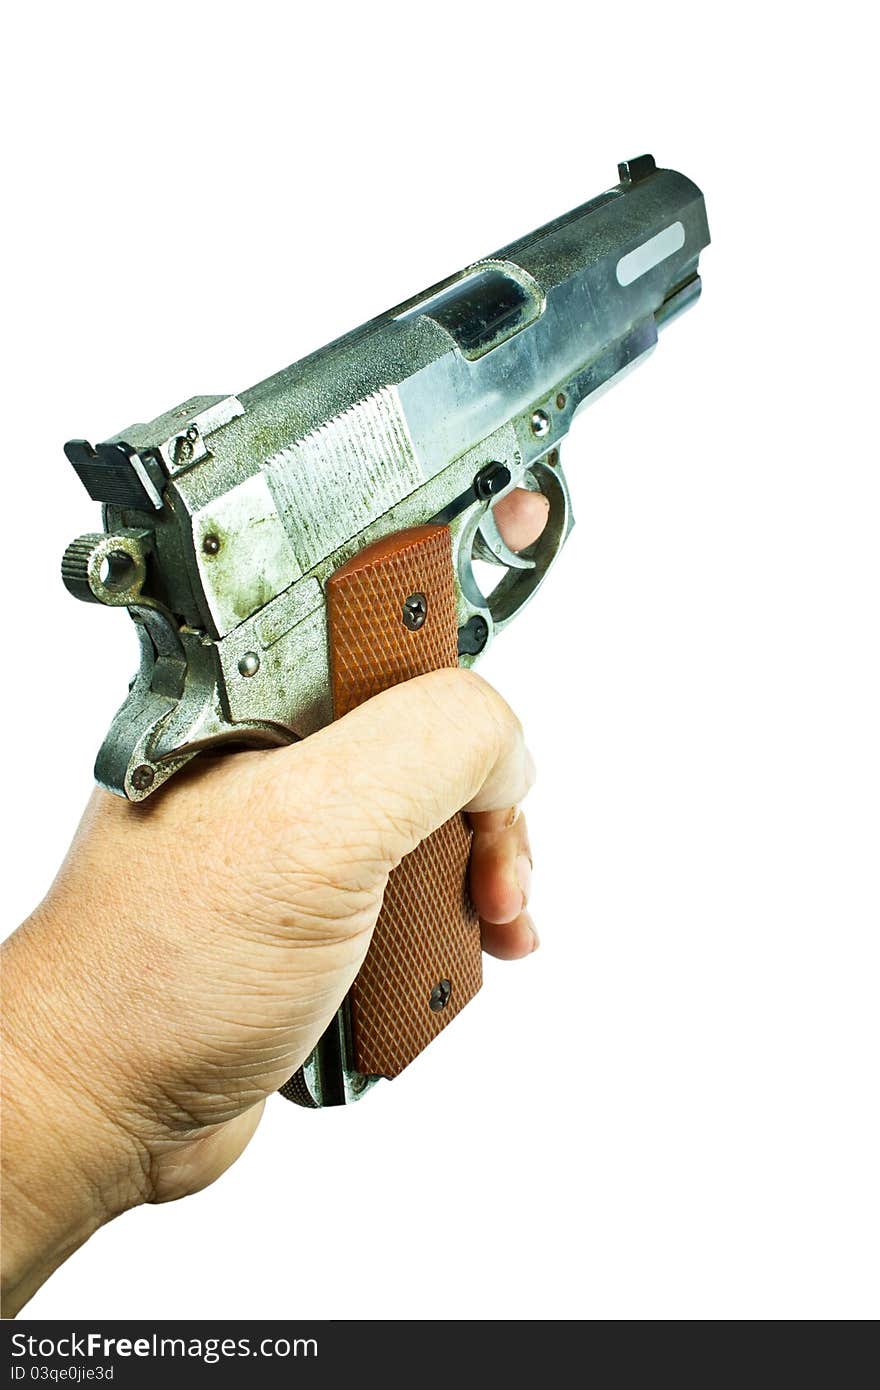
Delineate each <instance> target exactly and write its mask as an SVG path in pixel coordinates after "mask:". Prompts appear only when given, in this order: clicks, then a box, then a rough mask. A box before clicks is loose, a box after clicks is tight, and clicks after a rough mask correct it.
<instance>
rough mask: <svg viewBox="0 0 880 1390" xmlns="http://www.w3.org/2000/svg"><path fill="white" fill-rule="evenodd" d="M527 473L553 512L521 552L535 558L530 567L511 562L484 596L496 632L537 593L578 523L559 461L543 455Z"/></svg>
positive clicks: (531, 560)
mask: <svg viewBox="0 0 880 1390" xmlns="http://www.w3.org/2000/svg"><path fill="white" fill-rule="evenodd" d="M557 458H558V455H557ZM527 476H528V477H529V482H527V483H526V486H529V483H531V489H530V490H535V491H538V492H541V493H543V495H544V496H545V497H546V498H547V501H548V502H549V503H550V512H549V515H548V517H547V524H546V526H545V527H544V531H543V532H542V534H541V536H540V537H539V539H538V540H537V541H536V542H535V543H534V545H532V546H530V547H529V553H528V555H527V556H525V557H524V556H517V559H519V560H520V561H521V560H522V559H523V558H526V559H528V560H529V561H530V562H531V563H530V565H529V567H528V568H525V567H523V566H522V565H521V564H520V565H516V566H514V565H510V566H509V567H508V569H507V573H506V574H505V575H504V576H503V578H502V579H501V581H500V583H499V584H497V585H496V587H495V588H494V589H493V590H492V592H491V594H489V595H488V596H487V597H485V598H484V603H485V605H486V607H487V609H488V610H489V613H490V615H491V617H492V624H493V628H494V630H495V632H496V633H497V632H500V631H501V630H502V628H504V627H506V626H507V624H508V623H509V622H511V621H512V620H513V619H514V618H515V617H516V615H517V614H518V613H519V612H520V610H521V609H522V608H524V607H525V605H526V604H527V603H528V602H529V600H530V599H531V598H532V597H533V595H534V594H535V593H537V591H538V589H539V588H540V586H541V583H542V582H543V580H544V577H545V575H546V574H547V572H548V571H549V569H550V567H551V566H552V564H553V561H554V560H555V559H556V556H557V555H558V554H559V552H560V550H561V549H562V547H563V545H564V544H565V541H566V540H567V538H568V534H569V532H570V531H571V528H572V526H573V525H574V518H573V516H572V513H571V499H570V497H569V493H568V486H567V484H566V481H565V475H564V473H563V471H562V468H561V467H560V466H559V464H558V463H556V464H550V463H549V462H547V459H546V458H540V459H538V460H537V462H535V463H533V464H532V465H531V466H530V469H529V470H528V475H527ZM532 480H534V481H533V482H532ZM523 481H524V482H525V479H524V480H523Z"/></svg>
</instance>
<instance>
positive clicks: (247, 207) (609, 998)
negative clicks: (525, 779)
mask: <svg viewBox="0 0 880 1390" xmlns="http://www.w3.org/2000/svg"><path fill="white" fill-rule="evenodd" d="M861 9H862V7H861V6H855V5H846V4H838V5H837V6H835V7H833V8H832V9H831V10H828V9H827V8H826V7H824V6H823V7H819V6H810V5H802V6H797V7H795V6H783V5H777V6H774V5H771V4H764V5H749V4H744V5H739V6H737V7H735V10H733V11H730V12H728V11H727V10H725V9H723V8H718V7H715V8H713V7H711V6H706V5H687V4H674V3H673V4H668V5H629V6H626V7H619V6H615V7H610V12H609V9H608V8H606V7H604V6H603V7H591V6H584V5H571V4H555V5H552V6H551V5H547V6H544V7H537V8H536V7H535V6H532V5H529V6H526V5H521V4H515V3H507V4H504V5H501V4H482V5H481V4H479V3H472V4H468V5H457V4H452V3H446V4H443V5H440V4H436V5H432V4H425V5H412V4H407V5H388V4H385V5H382V4H371V5H359V6H350V7H347V6H343V5H330V4H325V5H323V6H320V7H314V8H311V7H308V8H307V7H305V6H302V5H293V4H289V5H285V4H266V3H260V2H259V0H252V2H251V3H250V4H248V5H246V6H241V5H228V4H222V3H215V4H211V5H187V4H182V3H177V4H173V5H167V4H162V3H152V4H150V5H148V6H146V5H138V6H122V5H118V4H113V5H100V4H96V3H84V4H77V5H64V6H62V5H56V6H52V5H33V6H29V7H18V8H17V9H16V11H15V13H14V14H13V15H12V16H11V18H10V17H8V18H7V22H6V30H7V36H8V37H7V43H6V53H5V57H4V59H3V64H4V69H5V72H4V76H3V83H2V86H3V89H4V90H3V101H4V105H5V107H6V111H5V115H4V118H3V119H4V128H5V133H6V139H7V150H8V152H7V154H6V156H5V157H4V162H5V182H6V192H7V195H8V202H7V210H6V213H5V218H4V222H3V235H4V237H5V240H6V248H5V251H4V253H3V256H4V268H5V271H6V278H7V282H8V283H7V287H6V289H5V292H4V311H3V317H4V320H5V324H4V327H5V330H6V332H5V337H6V344H5V346H6V349H7V350H8V352H9V361H8V362H7V365H6V367H5V370H4V383H5V386H6V392H5V406H4V411H3V429H4V436H5V438H4V466H3V494H4V496H3V501H4V508H3V510H4V526H3V547H4V552H5V553H4V568H5V576H4V596H5V604H4V610H5V616H4V674H3V680H2V693H3V700H4V707H5V711H6V713H5V717H4V721H3V732H4V738H3V743H4V785H5V789H6V797H5V801H4V811H3V814H4V816H5V817H6V818H7V820H8V824H7V828H6V831H5V834H4V840H5V843H6V848H7V850H8V851H10V853H11V863H10V865H9V868H8V870H7V872H6V875H5V878H4V897H5V901H6V906H7V909H8V910H9V913H10V924H9V925H10V927H11V926H12V925H14V924H15V922H16V921H17V920H18V919H19V918H20V916H21V915H23V914H25V913H26V912H27V911H28V910H29V909H30V908H31V907H32V906H33V905H34V903H35V902H36V901H37V900H38V898H39V897H40V896H41V895H42V893H43V892H44V891H45V888H46V886H47V885H48V883H49V881H50V878H51V875H52V873H53V872H54V870H55V867H56V866H57V864H58V862H59V860H60V857H61V855H62V854H63V851H64V849H65V846H66V844H67V841H68V839H69V836H70V834H71V832H72V830H73V828H74V825H75V823H76V819H77V816H78V813H79V810H80V808H81V806H82V804H83V802H84V799H85V797H86V795H87V791H88V787H89V783H90V774H91V764H92V759H93V757H94V753H95V751H96V748H97V746H98V744H99V742H100V740H101V737H102V735H103V733H104V731H105V728H106V725H107V723H108V721H109V718H110V716H111V714H112V712H113V710H114V709H115V707H116V705H117V704H118V702H119V700H120V699H121V697H122V695H123V693H124V690H125V685H126V681H127V678H128V676H129V675H130V674H131V670H132V668H133V665H134V663H135V652H136V644H135V638H134V633H133V632H132V631H131V628H130V625H129V624H128V622H127V621H126V619H125V618H124V617H123V615H121V614H120V615H115V614H113V613H111V612H108V611H106V610H101V609H99V608H97V607H93V608H90V607H89V606H87V605H84V604H78V603H76V602H75V601H74V600H73V599H71V598H70V597H69V596H68V595H67V594H66V592H65V591H64V589H63V588H62V586H61V582H60V578H59V574H58V564H59V559H60V555H61V552H62V550H63V548H64V546H65V544H66V543H67V541H68V540H69V539H71V538H72V536H74V535H75V534H77V533H79V532H81V531H86V530H90V529H93V528H94V526H95V523H96V521H97V508H96V507H95V506H94V505H93V504H92V503H90V502H89V500H88V498H87V496H86V494H85V492H84V491H83V489H82V488H81V486H80V484H79V482H78V481H77V479H76V477H75V476H74V473H73V471H72V469H71V468H70V467H69V465H68V464H67V463H66V461H65V460H64V458H63V456H62V453H61V444H62V442H63V441H64V440H65V439H67V438H68V437H70V436H71V435H86V436H88V437H90V438H92V439H94V438H103V437H106V435H108V434H110V433H113V432H114V431H116V430H117V429H120V428H122V427H123V426H124V425H126V424H127V423H129V422H131V421H133V420H142V419H149V418H151V417H152V416H154V415H156V414H158V413H159V412H160V411H162V410H164V409H166V408H168V407H170V406H171V405H173V404H175V403H176V402H177V401H179V400H182V399H184V398H185V397H187V396H189V395H191V394H195V393H198V392H209V393H210V392H226V391H236V390H238V389H241V388H244V387H246V386H249V385H251V384H252V383H253V382H255V381H257V380H259V379H261V378H262V377H264V376H267V375H268V374H269V373H271V372H272V371H274V370H276V369H277V368H279V367H281V366H283V365H285V364H286V363H287V362H289V361H292V360H293V359H295V358H297V357H299V356H302V355H303V354H305V353H306V352H308V351H310V350H312V349H313V348H315V347H316V346H318V345H319V344H320V343H321V342H325V341H328V340H329V339H331V338H333V337H335V336H336V335H337V334H339V333H342V332H344V331H345V330H347V329H348V328H351V327H353V326H355V325H356V324H357V323H359V322H361V321H363V320H364V319H366V318H368V317H370V316H372V315H373V314H375V313H377V312H379V311H380V310H381V309H383V308H385V307H386V306H388V305H389V304H392V303H396V302H398V301H399V300H401V299H403V298H404V297H405V296H407V295H409V294H412V293H415V292H416V291H418V290H420V289H421V288H423V287H424V286H426V285H428V284H431V283H433V282H434V281H436V280H438V279H439V278H441V277H442V276H444V275H446V274H448V273H450V272H451V271H454V270H456V269H458V268H459V267H460V266H461V265H463V264H465V263H466V262H468V261H470V260H473V259H475V258H477V257H478V256H481V255H485V254H487V253H488V252H490V251H491V250H493V249H494V248H495V247H496V246H499V245H502V244H504V243H505V242H507V241H509V240H511V239H512V238H514V237H516V236H519V235H520V234H522V233H523V232H525V231H527V230H529V229H530V228H531V227H533V226H536V225H538V224H539V223H541V222H543V221H545V220H547V219H548V218H550V217H552V216H555V215H556V214H558V213H560V212H562V211H565V210H567V209H568V208H570V207H572V206H574V205H575V204H577V203H579V202H582V201H583V200H584V199H586V198H588V197H590V196H592V195H594V194H596V193H598V192H600V191H601V190H602V189H603V188H605V187H607V186H608V185H609V184H611V183H613V182H614V181H615V179H616V173H615V166H616V162H617V160H618V159H623V158H625V157H629V156H632V155H635V154H638V153H640V152H642V151H643V150H646V149H649V150H651V151H652V152H653V153H654V154H655V156H656V157H657V159H658V162H660V163H662V164H667V165H671V166H672V167H674V168H679V169H681V170H682V171H683V172H684V173H686V174H688V175H690V176H691V177H693V178H694V179H695V180H696V181H697V182H698V183H699V184H700V185H701V187H702V188H703V190H704V192H705V195H706V201H707V206H708V211H709V221H710V226H711V229H712V233H713V238H714V240H713V245H712V246H711V247H710V249H709V250H708V251H707V252H706V253H705V255H704V258H703V265H702V269H703V276H704V293H703V298H702V300H701V301H700V303H699V304H698V305H697V307H696V308H695V309H694V310H693V311H692V312H691V313H689V314H688V315H686V316H685V317H684V318H683V319H681V320H679V321H677V322H676V323H675V324H673V325H672V326H671V328H670V329H669V331H668V332H667V333H666V334H664V336H663V339H662V341H661V343H660V346H659V348H658V350H657V351H656V353H655V354H654V355H653V357H651V359H650V360H649V361H648V363H647V364H646V365H645V366H643V367H641V368H640V369H639V370H638V371H637V372H636V373H634V374H633V375H631V376H630V377H629V378H628V379H627V380H626V381H625V382H623V383H621V385H620V387H619V389H617V390H615V391H613V392H611V393H609V394H607V395H606V396H605V397H604V398H603V399H602V400H601V401H599V402H598V403H596V404H595V406H594V407H592V408H591V409H588V410H587V411H585V412H584V414H583V415H582V417H580V418H579V420H578V422H577V426H576V428H575V429H574V431H573V433H572V437H571V439H570V441H569V443H568V445H567V447H566V449H565V451H564V458H565V462H566V467H567V472H568V476H569V479H570V483H571V487H572V492H573V496H574V503H575V510H576V515H577V518H578V525H577V527H576V528H575V531H574V534H573V537H572V539H571V542H570V544H569V546H568V548H567V550H566V552H565V554H564V556H563V558H562V559H561V560H560V562H559V565H558V570H557V572H556V573H555V574H554V576H552V577H551V579H550V580H549V581H548V583H547V585H546V588H545V590H544V591H543V593H542V595H541V597H540V598H539V600H538V601H536V603H535V604H534V605H533V607H532V608H531V609H530V610H529V611H528V612H527V613H526V615H525V616H524V617H523V618H522V620H521V621H520V622H519V623H518V625H517V626H516V627H515V628H514V629H513V630H512V631H511V632H509V633H508V634H506V635H505V636H504V637H503V638H502V639H501V640H500V641H499V643H498V644H497V646H496V648H495V649H494V650H493V651H492V653H491V654H490V656H489V657H488V659H487V660H486V662H485V663H484V666H483V670H484V672H485V674H487V675H488V676H489V677H490V678H491V679H492V680H493V681H494V682H495V683H496V684H497V685H498V686H499V687H500V688H501V689H502V690H503V691H504V693H505V694H506V695H507V696H508V698H509V699H510V700H511V702H512V703H513V704H514V705H515V707H516V708H517V710H518V712H519V713H520V715H521V717H522V719H523V722H524V723H525V725H526V728H527V734H528V737H529V740H530V743H531V746H532V749H533V751H534V753H535V755H536V758H537V761H538V765H539V780H538V783H537V786H536V788H535V790H534V792H533V793H532V796H531V798H530V803H529V815H530V820H531V825H532V831H533V841H534V849H535V854H536V881H535V892H534V899H533V902H534V912H535V916H536V918H537V921H538V925H539V928H540V929H541V932H542V935H543V947H542V950H541V951H540V952H539V953H538V955H537V956H535V957H533V958H532V959H530V960H529V961H527V962H525V963H524V964H522V965H520V966H500V965H497V964H496V963H495V962H490V963H489V964H488V967H487V971H486V974H487V983H486V988H485V990H484V991H483V994H482V995H481V997H480V998H479V1000H478V1001H477V1002H476V1003H474V1005H472V1006H471V1007H470V1008H469V1009H467V1010H466V1012H465V1013H464V1014H463V1015H462V1016H461V1018H460V1019H459V1020H458V1021H457V1022H456V1023H455V1025H454V1027H452V1028H451V1029H450V1030H449V1031H448V1032H447V1033H446V1034H445V1035H444V1037H443V1039H442V1040H441V1041H440V1042H439V1043H438V1044H437V1045H436V1046H435V1047H433V1048H431V1049H430V1050H429V1052H428V1053H426V1054H425V1055H424V1056H423V1058H422V1059H421V1060H420V1061H419V1062H418V1063H417V1064H416V1065H414V1066H413V1067H412V1068H411V1070H410V1071H409V1072H408V1073H407V1074H405V1075H404V1076H403V1077H401V1078H400V1080H398V1081H397V1082H395V1083H394V1084H392V1085H383V1086H381V1087H379V1088H377V1090H376V1091H375V1092H374V1093H373V1094H372V1095H371V1096H370V1097H369V1098H368V1099H367V1100H366V1101H365V1102H364V1103H363V1104H362V1105H360V1106H357V1107H354V1108H352V1109H351V1110H349V1111H339V1112H332V1111H330V1112H325V1113H318V1114H310V1113H306V1112H303V1111H300V1110H298V1109H295V1108H294V1107H292V1106H288V1105H286V1104H285V1103H284V1102H283V1101H281V1100H278V1101H276V1102H273V1103H272V1104H270V1106H269V1107H268V1112H267V1114H266V1117H265V1120H264V1122H263V1124H262V1126H261V1128H260V1130H259V1132H258V1134H257V1137H256V1139H255V1140H254V1142H253V1144H252V1145H251V1147H250V1148H249V1149H248V1151H247V1152H246V1154H245V1155H244V1157H243V1158H242V1160H241V1161H240V1162H239V1163H238V1164H237V1166H236V1167H235V1168H234V1169H233V1170H232V1171H231V1172H230V1173H229V1174H228V1175H227V1176H226V1177H225V1178H223V1179H222V1180H221V1181H220V1182H219V1183H217V1184H216V1186H215V1187H214V1188H212V1189H211V1190H209V1191H207V1192H205V1193H204V1194H203V1195H200V1196H198V1197H195V1198H191V1199H188V1200H186V1201H185V1202H181V1203H178V1204H176V1205H173V1206H169V1207H166V1208H163V1209H142V1210H139V1211H137V1212H135V1213H133V1214H131V1215H129V1216H127V1217H125V1218H123V1219H121V1220H120V1221H118V1222H116V1223H115V1224H114V1225H112V1226H111V1227H109V1228H107V1229H105V1230H104V1231H102V1232H101V1233H100V1234H99V1235H98V1236H96V1237H95V1238H94V1239H93V1240H92V1241H91V1242H90V1244H89V1245H88V1246H87V1247H86V1248H85V1249H84V1250H82V1251H81V1252H80V1253H79V1254H77V1255H76V1256H75V1257H74V1258H73V1259H72V1260H70V1261H69V1263H68V1264H67V1265H66V1266H65V1267H64V1268H63V1269H62V1270H60V1271H59V1272H58V1273H57V1274H56V1275H55V1276H54V1277H53V1278H52V1280H51V1281H50V1282H49V1284H48V1285H47V1286H46V1287H45V1288H44V1289H43V1290H42V1292H40V1293H39V1294H38V1295H37V1296H36V1298H35V1299H34V1301H33V1303H32V1305H31V1307H30V1310H29V1311H30V1312H31V1313H32V1314H33V1316H35V1317H41V1318H49V1317H85V1316H88V1317H90V1318H94V1317H114V1316H115V1317H121V1316H125V1315H129V1316H130V1315H136V1316H144V1317H161V1316H166V1317H167V1316H170V1317H175V1316H198V1315H202V1316H208V1317H216V1318H223V1317H233V1316H235V1317H241V1316H243V1317H253V1318H256V1317H261V1316H270V1315H271V1316H291V1317H297V1316H307V1315H308V1316H312V1315H315V1316H324V1317H339V1318H346V1317H349V1318H350V1317H369V1318H391V1317H406V1318H415V1317H429V1318H449V1317H472V1318H483V1317H496V1318H528V1317H536V1318H553V1317H559V1318H589V1319H596V1318H621V1319H635V1318H677V1319H682V1318H718V1317H721V1318H747V1317H749V1318H750V1317H759V1318H768V1317H772V1318H846V1317H849V1318H855V1317H868V1316H873V1315H875V1314H876V1313H877V1311H878V1300H877V1284H876V1251H877V1241H878V1198H877V1165H878V1153H877V1149H878V1143H877V1141H878V1123H877V1114H876V1100H877V1096H876V1090H877V1087H876V1061H877V1025H876V1006H877V976H878V970H877V967H878V945H877V928H878V922H880V912H878V896H880V895H878V873H877V857H878V856H877V849H878V806H877V785H878V784H877V774H878V761H880V757H878V753H880V749H878V723H877V714H878V709H880V689H878V685H880V682H878V656H877V596H878V587H877V586H878V577H880V576H878V558H877V548H878V547H877V526H878V500H880V497H878V491H880V489H878V477H877V440H876V387H875V368H876V344H875V340H876V332H877V329H876V325H877V322H878V316H877V315H878V305H877V296H876V282H877V267H876V232H877V203H876V170H875V153H874V150H873V148H872V145H873V140H874V134H873V133H872V132H873V131H874V127H875V119H876V112H875V111H874V109H873V107H872V108H871V109H869V105H868V94H870V93H871V92H873V90H874V74H873V72H872V71H869V69H868V66H867V64H868V50H869V45H868V40H867V36H866V34H864V33H862V32H860V30H859V28H858V25H857V15H858V13H859V11H860V10H861ZM864 12H867V7H864ZM820 16H821V17H820ZM58 1143H59V1145H63V1144H64V1135H63V1134H59V1135H58Z"/></svg>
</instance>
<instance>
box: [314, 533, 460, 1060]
mask: <svg viewBox="0 0 880 1390" xmlns="http://www.w3.org/2000/svg"><path fill="white" fill-rule="evenodd" d="M327 621H328V632H329V643H330V673H331V682H332V692H333V713H334V717H335V718H337V719H339V718H341V717H342V715H344V714H347V713H348V711H349V710H351V709H354V707H355V706H356V705H359V704H361V703H362V702H363V701H364V700H368V699H369V698H370V697H371V696H372V695H377V694H378V693H379V692H380V691H382V690H386V689H387V688H388V687H389V686H392V685H397V684H399V682H400V681H405V680H410V679H411V678H412V677H413V676H419V675H423V674H424V673H425V672H427V671H435V670H437V669H439V668H440V667H444V666H457V665H458V628H457V623H456V611H455V590H454V587H453V576H452V552H451V543H450V537H449V531H448V529H447V528H446V527H445V526H421V527H418V528H416V529H413V530H410V531H401V532H398V533H397V534H396V535H394V536H389V537H386V538H385V539H383V540H381V541H378V542H376V544H375V545H372V546H369V547H368V548H367V549H365V550H362V551H361V552H360V553H359V554H358V555H356V556H355V557H354V558H353V559H352V560H350V561H349V562H348V564H346V565H343V566H342V568H341V569H339V570H337V572H336V573H335V574H334V575H333V576H332V578H331V579H330V580H329V581H328V583H327ZM450 756H451V757H454V756H455V750H454V749H450ZM470 838H471V837H470V830H469V828H468V826H467V823H466V821H465V818H464V816H462V815H460V814H459V815H456V816H453V818H452V820H448V821H447V822H446V824H445V825H442V826H441V827H440V829H439V830H436V831H435V832H434V834H433V835H429V836H428V838H427V839H426V840H423V841H422V843H421V844H420V845H418V846H417V848H416V849H414V850H413V852H412V853H411V854H408V855H407V856H406V857H405V858H404V859H403V861H402V862H401V863H400V865H399V866H398V867H397V868H396V869H395V870H394V871H393V872H392V874H391V876H390V878H389V880H388V886H387V888H386V891H385V899H384V902H383V904H382V910H381V912H380V914H379V920H378V922H377V924H376V929H375V932H374V933H373V939H372V941H371V943H370V949H369V951H368V952H367V956H366V959H365V961H364V963H363V965H362V967H361V970H360V973H359V974H358V977H357V979H356V980H355V982H354V984H353V985H352V988H351V992H350V994H349V1006H350V1017H351V1026H352V1041H353V1048H354V1063H355V1066H356V1068H357V1070H358V1071H359V1072H363V1073H364V1074H366V1075H371V1076H397V1075H398V1073H400V1072H401V1071H403V1069H404V1067H405V1066H407V1065H408V1064H409V1063H410V1062H411V1061H412V1060H413V1058H414V1057H416V1056H418V1054H419V1053H420V1052H421V1051H422V1050H423V1049H424V1048H425V1047H427V1045H428V1043H429V1042H431V1040H432V1039H433V1038H435V1037H436V1036H437V1034H438V1033H440V1032H441V1031H442V1030H443V1029H444V1028H445V1027H446V1025H447V1023H449V1022H450V1021H451V1020H452V1019H453V1018H454V1017H455V1015H456V1014H457V1013H458V1012H459V1010H460V1009H461V1008H463V1007H464V1005H465V1004H466V1003H467V1002H468V1000H469V999H472V998H473V996H474V995H475V994H476V993H477V991H478V990H479V988H480V985H481V984H482V959H481V952H480V928H479V922H478V920H477V917H476V914H475V912H474V910H473V907H472V905H471V902H470V898H469V895H468V888H467V868H468V855H469V852H470Z"/></svg>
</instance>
